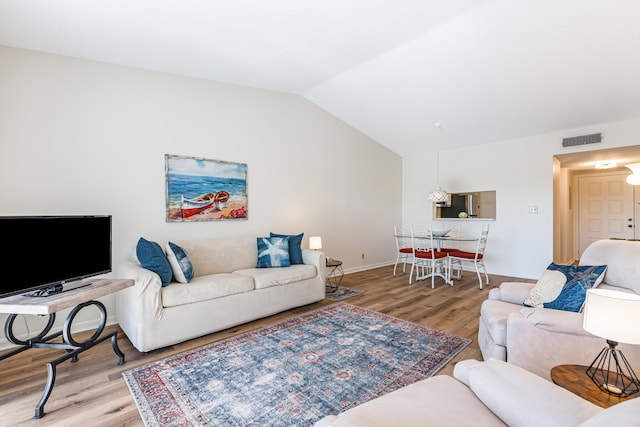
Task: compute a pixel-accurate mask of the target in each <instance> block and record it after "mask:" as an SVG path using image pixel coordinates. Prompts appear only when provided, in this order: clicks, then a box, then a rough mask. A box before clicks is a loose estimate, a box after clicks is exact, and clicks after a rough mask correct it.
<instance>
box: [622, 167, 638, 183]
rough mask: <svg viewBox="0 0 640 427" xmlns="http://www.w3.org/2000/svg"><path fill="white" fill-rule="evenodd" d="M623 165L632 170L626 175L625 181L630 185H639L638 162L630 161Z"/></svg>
mask: <svg viewBox="0 0 640 427" xmlns="http://www.w3.org/2000/svg"><path fill="white" fill-rule="evenodd" d="M625 166H626V167H628V168H629V169H631V172H633V173H632V174H631V175H629V176H628V177H627V183H629V184H631V185H640V163H631V164H630V165H625Z"/></svg>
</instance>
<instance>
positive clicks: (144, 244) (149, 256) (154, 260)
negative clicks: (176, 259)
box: [136, 237, 173, 286]
mask: <svg viewBox="0 0 640 427" xmlns="http://www.w3.org/2000/svg"><path fill="white" fill-rule="evenodd" d="M136 256H137V257H138V261H140V265H141V266H142V267H143V268H146V269H147V270H151V271H153V272H154V273H156V274H157V275H158V276H160V281H161V282H162V286H167V285H168V284H169V283H171V278H172V277H173V272H172V271H171V265H169V261H167V257H166V256H165V254H164V252H163V251H162V248H161V247H160V245H159V244H157V243H156V242H150V241H149V240H146V239H144V238H142V237H141V238H140V239H139V240H138V244H137V245H136Z"/></svg>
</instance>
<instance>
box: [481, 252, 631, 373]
mask: <svg viewBox="0 0 640 427" xmlns="http://www.w3.org/2000/svg"><path fill="white" fill-rule="evenodd" d="M580 265H607V270H606V273H605V276H604V279H603V282H602V283H601V284H600V285H599V286H598V288H601V289H612V290H618V291H622V292H632V293H636V294H640V242H635V241H625V240H599V241H596V242H594V243H592V244H591V245H589V246H588V247H587V248H586V249H585V251H584V253H583V254H582V256H581V258H580ZM533 286H534V284H532V283H523V282H504V283H502V284H501V285H500V287H499V288H494V289H491V290H490V291H489V296H488V299H487V300H485V301H484V302H483V303H482V306H481V308H480V325H479V330H478V344H479V345H480V350H481V352H482V356H483V358H484V359H485V360H486V359H489V358H496V359H500V360H506V361H508V362H510V363H514V364H516V365H518V366H521V367H523V368H525V369H526V370H528V371H531V372H533V373H535V374H537V375H540V376H542V377H544V378H547V379H549V378H550V370H551V368H552V367H554V366H556V365H560V364H576V365H586V366H588V365H590V364H591V362H592V361H593V359H595V357H596V355H597V354H598V353H599V352H600V350H602V348H604V347H606V341H605V340H604V339H603V338H600V337H596V336H594V335H591V334H589V333H588V332H586V331H585V330H584V329H583V328H582V321H583V315H582V313H581V312H579V313H575V312H569V311H562V310H553V309H547V308H531V307H525V306H523V302H524V300H525V298H526V297H527V296H528V295H529V291H530V290H531V288H532V287H533ZM618 349H619V350H622V352H623V353H624V354H625V356H626V357H627V358H628V360H629V361H630V362H631V366H632V367H634V368H635V369H638V368H640V346H638V345H626V344H620V345H619V346H618Z"/></svg>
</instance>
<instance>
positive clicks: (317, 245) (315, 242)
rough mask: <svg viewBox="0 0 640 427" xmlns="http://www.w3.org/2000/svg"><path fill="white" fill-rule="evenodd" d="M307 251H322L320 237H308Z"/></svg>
mask: <svg viewBox="0 0 640 427" xmlns="http://www.w3.org/2000/svg"><path fill="white" fill-rule="evenodd" d="M309 249H313V250H318V249H322V237H321V236H311V237H309Z"/></svg>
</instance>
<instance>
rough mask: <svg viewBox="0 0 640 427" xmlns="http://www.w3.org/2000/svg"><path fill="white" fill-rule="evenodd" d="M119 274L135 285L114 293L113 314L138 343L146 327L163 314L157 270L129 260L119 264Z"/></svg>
mask: <svg viewBox="0 0 640 427" xmlns="http://www.w3.org/2000/svg"><path fill="white" fill-rule="evenodd" d="M118 274H119V275H120V276H121V277H124V278H127V279H133V280H134V281H135V284H134V285H133V286H131V287H129V288H126V289H123V290H122V291H120V292H118V293H117V294H116V317H117V319H118V323H119V324H120V327H121V328H122V330H123V331H124V333H125V334H126V335H127V336H128V337H129V339H130V341H131V342H133V343H134V345H136V344H138V345H140V344H139V343H140V341H141V340H142V339H143V337H144V336H145V326H146V325H147V324H148V323H149V322H153V321H154V320H155V319H159V318H160V317H161V316H162V292H161V290H162V282H161V281H160V276H158V275H157V274H156V273H154V272H152V271H150V270H147V269H145V268H142V267H141V266H140V265H138V264H134V263H132V262H130V261H125V262H124V263H122V264H121V265H120V266H119V269H118ZM137 348H138V347H137ZM138 350H140V351H144V350H141V349H140V348H138Z"/></svg>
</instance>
